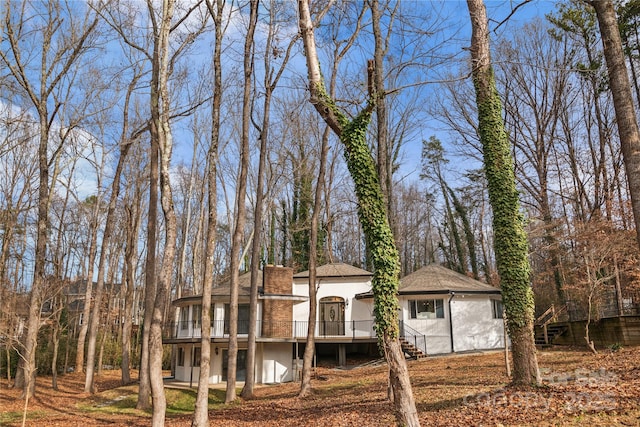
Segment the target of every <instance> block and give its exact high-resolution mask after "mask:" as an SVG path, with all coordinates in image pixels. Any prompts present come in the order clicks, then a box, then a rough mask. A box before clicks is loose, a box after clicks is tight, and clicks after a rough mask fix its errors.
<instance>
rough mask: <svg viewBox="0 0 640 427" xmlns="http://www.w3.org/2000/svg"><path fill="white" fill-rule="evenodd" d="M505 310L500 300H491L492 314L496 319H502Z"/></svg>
mask: <svg viewBox="0 0 640 427" xmlns="http://www.w3.org/2000/svg"><path fill="white" fill-rule="evenodd" d="M503 310H504V308H503V306H502V301H500V300H498V299H492V300H491V314H492V315H493V318H494V319H502V317H503V315H502V313H503Z"/></svg>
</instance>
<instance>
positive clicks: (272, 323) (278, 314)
mask: <svg viewBox="0 0 640 427" xmlns="http://www.w3.org/2000/svg"><path fill="white" fill-rule="evenodd" d="M262 274H263V278H264V283H263V290H264V295H265V297H266V299H265V300H264V301H263V303H262V336H264V337H272V338H277V337H280V338H290V337H291V333H292V326H293V325H292V323H293V301H291V300H288V301H287V300H283V299H270V298H274V297H275V298H277V297H278V296H284V295H291V294H292V292H293V269H292V268H290V267H282V266H274V265H267V266H265V267H264V270H263V271H262Z"/></svg>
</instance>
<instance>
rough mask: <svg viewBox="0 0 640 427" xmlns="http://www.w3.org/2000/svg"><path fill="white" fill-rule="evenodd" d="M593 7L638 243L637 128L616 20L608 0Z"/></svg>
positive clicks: (639, 136)
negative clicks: (598, 28)
mask: <svg viewBox="0 0 640 427" xmlns="http://www.w3.org/2000/svg"><path fill="white" fill-rule="evenodd" d="M589 3H590V4H591V5H592V6H593V8H594V9H595V11H596V16H597V17H598V24H599V27H600V34H601V36H602V45H603V51H604V57H605V59H606V61H607V71H608V73H609V85H610V86H611V94H612V96H613V106H614V108H615V111H616V122H617V125H618V134H619V136H620V146H621V148H622V155H623V158H624V164H625V168H626V171H627V180H628V183H629V192H630V193H631V207H632V209H633V217H634V219H635V224H636V236H637V240H638V244H639V245H640V131H639V130H638V121H637V118H636V113H635V109H634V106H633V95H632V93H631V85H630V84H629V75H628V74H627V67H626V63H625V59H624V52H623V50H622V40H621V38H620V31H619V29H618V20H617V19H616V13H615V10H614V7H613V2H612V1H610V0H598V1H590V2H589Z"/></svg>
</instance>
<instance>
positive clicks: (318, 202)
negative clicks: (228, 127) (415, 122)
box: [296, 70, 335, 397]
mask: <svg viewBox="0 0 640 427" xmlns="http://www.w3.org/2000/svg"><path fill="white" fill-rule="evenodd" d="M334 71H335V70H334ZM332 81H335V72H334V73H333V75H332ZM329 132H331V131H330V129H329V126H326V127H325V129H324V132H323V134H322V147H321V149H320V164H319V165H318V180H317V181H316V190H315V200H314V202H313V212H312V214H311V238H310V242H309V328H308V330H307V341H306V345H305V348H304V356H303V358H302V381H301V383H300V392H299V393H298V396H300V397H305V396H307V395H309V394H310V393H311V367H312V363H313V356H314V354H315V345H316V343H315V341H316V319H317V311H318V300H317V291H316V264H317V262H316V260H317V258H318V217H319V216H320V212H321V211H322V194H323V193H324V184H325V182H324V181H325V179H324V178H325V174H326V169H327V156H328V153H329ZM297 357H298V356H297V354H296V358H297Z"/></svg>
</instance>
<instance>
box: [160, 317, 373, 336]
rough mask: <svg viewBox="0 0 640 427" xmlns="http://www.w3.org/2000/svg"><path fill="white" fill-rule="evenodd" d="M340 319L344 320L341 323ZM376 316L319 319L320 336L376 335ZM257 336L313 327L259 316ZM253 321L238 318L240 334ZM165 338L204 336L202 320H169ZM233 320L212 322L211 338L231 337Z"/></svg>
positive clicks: (297, 333) (300, 332) (293, 332)
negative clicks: (333, 319) (362, 318)
mask: <svg viewBox="0 0 640 427" xmlns="http://www.w3.org/2000/svg"><path fill="white" fill-rule="evenodd" d="M338 323H340V324H338ZM373 324H374V321H373V320H349V321H344V322H322V321H318V322H316V330H315V336H316V337H348V336H350V337H352V338H354V339H355V338H375V337H376V333H375V331H374V328H373ZM256 327H257V336H258V337H260V338H305V337H306V336H307V331H308V327H309V322H308V321H295V320H294V321H275V320H272V321H267V320H258V321H257V323H256ZM248 331H249V322H248V321H246V320H241V321H239V322H238V335H246V334H247V333H248ZM163 332H164V334H163V335H164V338H165V339H166V338H171V339H193V338H200V337H201V336H202V335H201V333H202V329H201V327H200V322H198V321H195V322H194V321H178V322H171V323H168V324H167V326H166V327H165V328H163ZM228 337H229V323H228V322H227V321H225V320H215V321H212V322H211V338H228Z"/></svg>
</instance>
